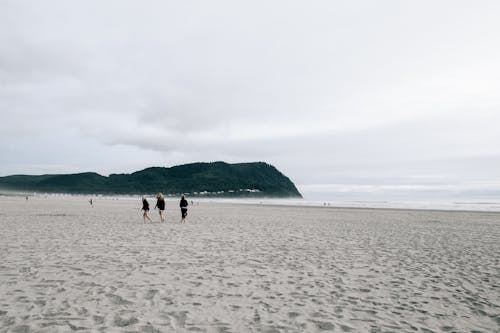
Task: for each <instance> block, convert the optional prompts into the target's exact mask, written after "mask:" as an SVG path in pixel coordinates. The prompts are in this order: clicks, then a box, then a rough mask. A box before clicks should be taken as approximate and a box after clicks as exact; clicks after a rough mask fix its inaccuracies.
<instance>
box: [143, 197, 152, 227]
mask: <svg viewBox="0 0 500 333" xmlns="http://www.w3.org/2000/svg"><path fill="white" fill-rule="evenodd" d="M142 210H143V211H144V214H143V215H142V217H143V219H144V223H146V219H148V220H149V222H153V221H152V220H151V219H150V218H149V216H148V212H149V202H148V201H147V200H146V197H142Z"/></svg>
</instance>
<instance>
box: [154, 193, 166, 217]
mask: <svg viewBox="0 0 500 333" xmlns="http://www.w3.org/2000/svg"><path fill="white" fill-rule="evenodd" d="M156 208H158V210H159V211H160V220H161V222H163V221H165V218H163V211H164V210H165V198H164V197H163V194H161V193H158V194H157V195H156V206H155V209H156Z"/></svg>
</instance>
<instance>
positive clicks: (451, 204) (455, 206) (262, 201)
mask: <svg viewBox="0 0 500 333" xmlns="http://www.w3.org/2000/svg"><path fill="white" fill-rule="evenodd" d="M1 197H6V198H8V197H18V198H25V197H28V198H58V197H62V198H94V199H101V200H123V201H132V200H140V198H141V197H142V195H100V194H97V195H95V194H71V193H33V192H29V193H28V192H15V193H14V192H11V193H6V192H0V198H1ZM153 197H154V195H153V194H149V195H148V196H147V198H153ZM165 201H169V202H175V201H178V198H177V197H173V196H168V195H167V196H165ZM191 201H194V202H197V203H202V202H203V203H214V204H233V205H255V206H285V207H311V208H324V209H326V208H332V209H361V210H366V209H368V210H370V209H373V210H409V211H431V212H432V211H436V212H440V211H443V212H479V213H484V212H489V213H500V199H498V200H492V201H491V202H488V201H485V200H484V199H481V200H478V202H471V201H472V200H466V201H456V200H450V201H442V202H438V203H431V202H429V201H396V200H394V201H391V200H387V201H385V200H380V201H361V200H341V201H338V200H337V201H327V200H325V201H319V200H308V199H297V198H222V197H219V198H218V197H188V202H191ZM488 206H489V207H488Z"/></svg>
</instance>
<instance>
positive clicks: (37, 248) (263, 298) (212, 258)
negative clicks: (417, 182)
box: [0, 197, 500, 333]
mask: <svg viewBox="0 0 500 333" xmlns="http://www.w3.org/2000/svg"><path fill="white" fill-rule="evenodd" d="M139 208H140V202H138V203H136V202H134V201H128V200H104V199H103V200H96V201H95V205H94V207H90V206H89V204H88V202H87V200H85V198H73V197H65V198H54V197H49V198H34V199H31V200H29V201H28V202H25V200H24V199H21V198H19V199H18V198H13V197H0V212H1V215H0V234H1V242H0V253H1V258H2V260H1V262H0V332H73V331H74V332H373V333H376V332H495V331H496V332H498V331H500V241H499V240H500V214H498V213H485V212H482V213H481V212H445V211H410V210H375V209H340V208H337V209H336V208H323V207H316V208H314V207H287V206H265V205H236V204H219V203H212V204H209V203H202V204H200V205H195V206H193V207H191V209H190V212H189V220H188V223H187V224H184V225H182V224H179V220H180V212H179V211H178V208H177V207H176V203H174V202H168V203H167V214H166V219H167V222H166V223H159V222H158V220H159V218H158V216H157V214H156V212H155V211H152V212H151V213H152V214H151V215H152V216H153V220H154V221H155V223H153V224H144V223H143V222H142V217H141V212H140V211H139ZM174 222H175V223H174Z"/></svg>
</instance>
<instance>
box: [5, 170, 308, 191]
mask: <svg viewBox="0 0 500 333" xmlns="http://www.w3.org/2000/svg"><path fill="white" fill-rule="evenodd" d="M0 189H5V190H17V191H37V192H47V193H75V194H76V193H81V194H93V193H95V194H97V193H100V194H144V193H156V192H163V193H167V194H180V193H189V195H190V196H220V197H227V196H229V197H302V195H301V194H300V192H299V191H298V190H297V188H296V187H295V185H294V184H293V182H292V181H291V180H290V179H289V178H288V177H286V176H285V175H283V174H282V173H281V172H279V171H278V170H277V169H276V168H275V167H273V166H272V165H270V164H267V163H263V162H255V163H238V164H228V163H224V162H213V163H193V164H185V165H179V166H174V167H171V168H161V167H153V168H147V169H144V170H141V171H137V172H134V173H131V174H112V175H110V176H109V177H105V176H101V175H99V174H97V173H92V172H88V173H78V174H65V175H42V176H28V175H16V176H7V177H0Z"/></svg>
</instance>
